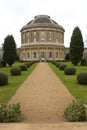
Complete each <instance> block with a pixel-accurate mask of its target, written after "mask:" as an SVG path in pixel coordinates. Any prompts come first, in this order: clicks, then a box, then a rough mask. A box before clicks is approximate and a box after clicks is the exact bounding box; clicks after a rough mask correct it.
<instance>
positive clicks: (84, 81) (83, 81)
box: [77, 72, 87, 85]
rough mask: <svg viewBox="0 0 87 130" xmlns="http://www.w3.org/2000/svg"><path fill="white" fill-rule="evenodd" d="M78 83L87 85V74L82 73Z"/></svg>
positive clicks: (79, 75)
mask: <svg viewBox="0 0 87 130" xmlns="http://www.w3.org/2000/svg"><path fill="white" fill-rule="evenodd" d="M77 81H78V83H79V84H83V85H87V72H80V73H79V74H78V75H77Z"/></svg>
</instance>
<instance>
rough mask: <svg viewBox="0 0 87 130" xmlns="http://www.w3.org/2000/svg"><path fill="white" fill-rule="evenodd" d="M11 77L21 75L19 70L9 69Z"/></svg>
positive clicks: (17, 68)
mask: <svg viewBox="0 0 87 130" xmlns="http://www.w3.org/2000/svg"><path fill="white" fill-rule="evenodd" d="M10 72H11V75H13V76H16V75H21V68H19V67H15V68H11V71H10Z"/></svg>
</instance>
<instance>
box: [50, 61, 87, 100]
mask: <svg viewBox="0 0 87 130" xmlns="http://www.w3.org/2000/svg"><path fill="white" fill-rule="evenodd" d="M64 64H67V65H69V66H71V65H72V64H71V63H70V62H64ZM49 65H50V67H51V68H52V70H53V71H54V72H55V74H56V75H57V76H58V77H59V78H60V79H61V81H62V82H63V83H64V84H65V86H66V87H67V89H68V90H69V91H70V92H71V94H72V95H73V96H74V97H75V98H76V99H79V100H87V85H80V84H78V83H77V79H76V77H77V74H78V73H79V72H82V71H87V67H82V66H80V65H79V66H77V67H76V75H74V76H72V75H71V76H70V75H69V76H68V75H64V71H62V70H59V69H58V68H56V66H55V65H53V64H51V63H49Z"/></svg>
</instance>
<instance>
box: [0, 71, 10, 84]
mask: <svg viewBox="0 0 87 130" xmlns="http://www.w3.org/2000/svg"><path fill="white" fill-rule="evenodd" d="M7 83H8V76H7V75H6V74H5V73H4V72H0V86H3V85H6V84H7Z"/></svg>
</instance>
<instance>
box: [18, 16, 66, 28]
mask: <svg viewBox="0 0 87 130" xmlns="http://www.w3.org/2000/svg"><path fill="white" fill-rule="evenodd" d="M36 27H54V28H59V29H62V30H63V31H64V28H63V27H62V26H60V25H59V24H58V23H56V22H55V21H54V20H52V19H51V18H50V16H48V15H37V16H35V17H34V19H33V20H31V21H30V22H29V23H27V24H26V25H25V26H24V27H23V28H22V29H21V31H22V30H24V29H27V28H36Z"/></svg>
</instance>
